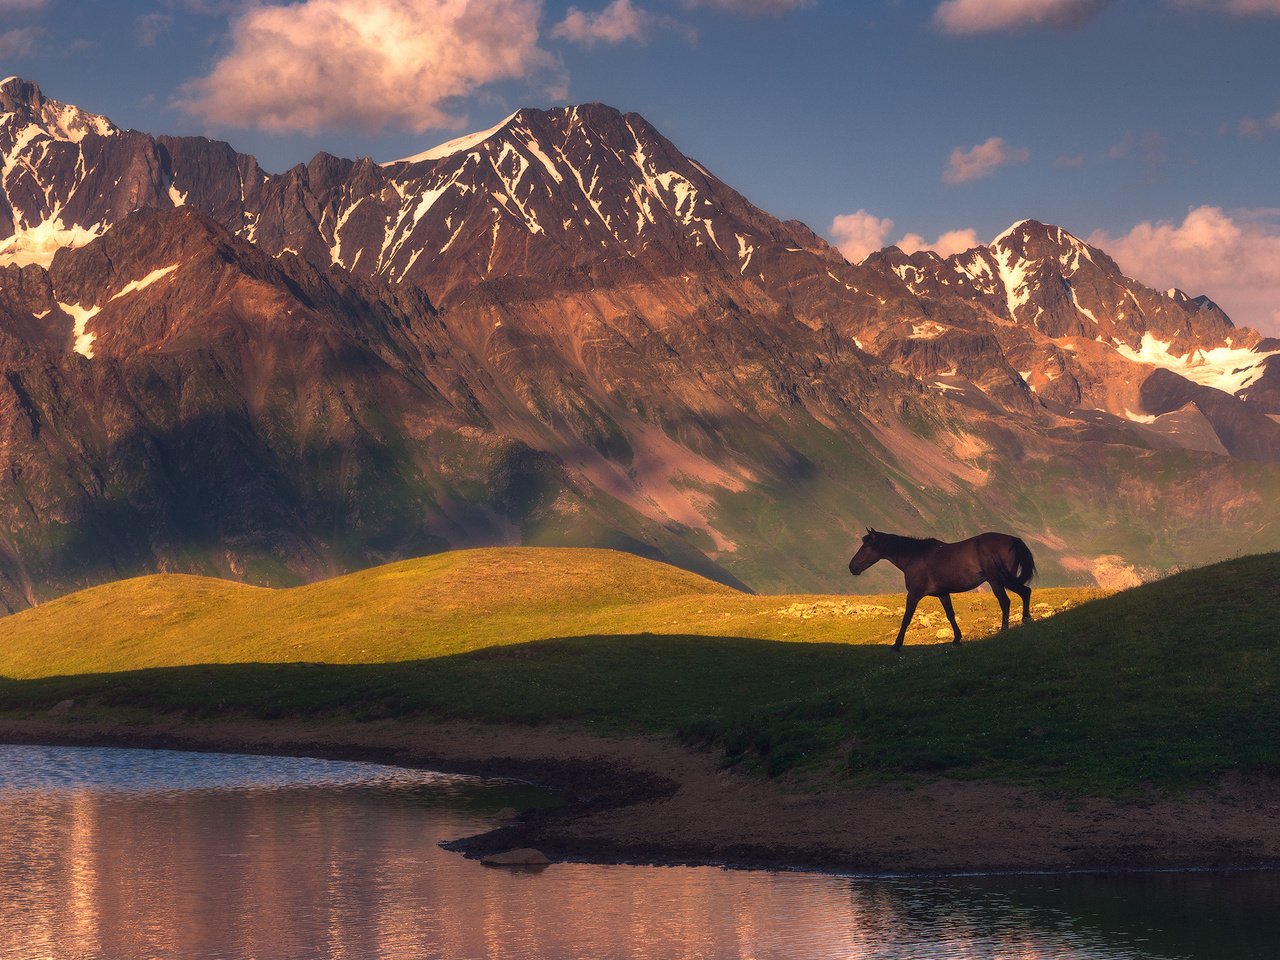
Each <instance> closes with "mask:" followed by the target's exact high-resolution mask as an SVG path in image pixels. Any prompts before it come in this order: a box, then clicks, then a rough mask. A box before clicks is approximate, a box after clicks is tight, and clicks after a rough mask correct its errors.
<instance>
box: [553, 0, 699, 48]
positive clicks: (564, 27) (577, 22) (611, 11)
mask: <svg viewBox="0 0 1280 960" xmlns="http://www.w3.org/2000/svg"><path fill="white" fill-rule="evenodd" d="M658 29H663V30H675V31H677V32H679V33H683V34H684V35H685V36H686V37H687V38H688V39H690V40H693V39H694V38H695V37H696V33H694V31H693V30H692V29H690V28H688V27H685V26H683V25H682V24H680V23H678V22H677V21H675V20H673V19H672V18H671V17H667V16H662V15H659V14H656V13H651V12H650V11H648V10H644V9H642V8H640V7H636V6H633V5H632V3H631V0H613V2H612V3H610V4H609V5H608V6H607V7H605V8H604V9H603V10H600V11H599V12H597V13H590V12H586V11H583V10H579V9H578V8H577V7H570V8H569V12H568V13H567V14H566V15H565V18H564V19H563V20H561V21H560V22H559V23H557V24H556V25H555V26H554V27H552V28H551V36H553V37H555V38H556V39H559V40H569V41H571V42H573V43H579V44H582V46H584V47H593V46H595V45H596V44H597V43H605V44H609V45H611V46H612V45H614V44H618V43H624V42H625V41H627V40H632V41H634V42H636V43H648V42H649V37H650V36H651V35H652V34H653V32H654V31H655V30H658Z"/></svg>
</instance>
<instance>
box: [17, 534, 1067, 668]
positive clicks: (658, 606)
mask: <svg viewBox="0 0 1280 960" xmlns="http://www.w3.org/2000/svg"><path fill="white" fill-rule="evenodd" d="M1089 595H1090V593H1089V592H1088V591H1079V590H1051V591H1045V592H1044V594H1043V596H1044V598H1045V599H1047V600H1048V601H1050V602H1051V603H1052V604H1053V605H1055V606H1056V605H1059V604H1062V603H1064V602H1067V601H1074V600H1077V599H1079V598H1081V597H1086V596H1089ZM957 599H958V611H959V613H958V615H959V616H960V617H961V618H962V622H963V627H964V628H965V629H967V630H969V631H970V632H972V631H973V630H974V628H983V627H985V628H986V629H988V630H989V629H990V628H991V627H992V626H993V625H994V617H995V614H996V606H995V601H994V600H993V599H992V598H991V597H990V596H989V595H979V594H973V595H969V596H967V597H966V598H965V599H964V600H959V598H957ZM1037 599H1040V598H1039V597H1038V598H1037ZM901 611H902V601H901V598H896V597H868V598H854V597H850V598H843V597H804V596H797V597H760V596H753V595H750V594H745V593H741V592H739V591H737V590H734V589H732V588H730V587H725V586H722V585H720V584H718V583H714V582H712V581H710V580H706V579H704V578H702V577H700V576H698V575H697V574H693V573H689V572H688V571H685V570H681V569H679V568H677V567H672V566H668V565H667V564H662V563H655V562H653V561H651V560H644V559H642V558H640V557H637V556H634V555H633V554H629V553H620V552H617V551H612V550H587V549H575V548H509V549H486V550H462V551H457V552H454V553H445V554H439V555H436V556H431V557H425V558H422V559H418V560H406V561H402V562H400V563H393V564H389V565H387V566H383V567H376V568H373V569H371V570H365V571H362V572H360V573H354V574H350V575H348V576H343V577H337V578H335V579H333V580H326V581H322V582H320V583H314V584H310V585H308V586H303V587H294V588H291V589H287V590H271V589H265V588H261V587H250V586H246V585H244V584H240V583H232V582H229V581H226V580H215V579H211V578H206V577H191V576H177V575H171V574H165V575H158V576H148V577H139V578H137V579H134V580H125V581H121V582H119V583H112V584H107V585H105V586H101V587H95V588H93V589H90V590H83V591H81V592H79V593H75V594H71V595H70V596H67V597H63V598H61V599H59V600H55V601H53V602H51V603H48V604H45V605H43V606H40V607H37V608H34V609H31V610H26V611H23V612H22V613H18V614H15V615H13V616H11V617H7V618H5V619H3V620H0V676H7V677H14V678H34V677H41V676H55V675H60V674H84V673H105V672H114V671H123V670H136V669H140V668H147V667H169V666H185V665H194V664H215V663H246V662H255V663H291V662H293V663H296V662H306V663H335V664H337V663H394V662H404V661H413V660H424V659H436V658H440V657H447V656H451V655H454V654H460V653H467V652H470V651H474V650H480V649H484V648H487V647H494V646H507V645H511V644H518V643H527V642H529V641H534V640H547V639H553V638H558V637H575V636H600V635H622V634H638V633H664V634H694V635H708V636H737V637H754V638H761V639H769V640H804V641H808V642H838V643H879V642H882V641H884V640H887V639H890V638H891V637H892V635H893V633H894V631H895V629H896V625H897V620H898V618H899V617H900V616H901ZM917 620H918V621H919V623H918V624H917V626H916V628H915V631H914V632H913V634H912V638H911V639H912V640H913V641H915V642H920V641H923V640H931V639H934V634H935V633H936V631H937V629H938V628H939V627H941V626H943V625H944V624H943V623H942V622H941V615H940V614H939V613H938V611H936V610H934V611H933V612H932V613H929V612H928V611H925V610H922V611H921V613H920V614H917Z"/></svg>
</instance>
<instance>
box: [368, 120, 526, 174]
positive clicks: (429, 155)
mask: <svg viewBox="0 0 1280 960" xmlns="http://www.w3.org/2000/svg"><path fill="white" fill-rule="evenodd" d="M519 115H520V111H519V110H517V111H516V112H515V113H513V114H511V116H509V117H507V118H506V119H504V120H503V121H502V122H501V123H497V124H495V125H494V126H492V127H490V128H489V129H488V130H481V131H479V132H477V133H468V134H466V135H465V136H461V137H457V138H455V139H453V140H446V141H445V142H444V143H441V144H437V145H436V146H434V147H432V148H430V149H429V150H423V151H422V152H421V153H415V154H414V155H413V156H411V157H404V158H403V159H400V160H389V161H387V162H386V163H383V164H380V166H384V167H394V166H395V165H396V164H398V163H425V162H426V161H428V160H444V159H445V158H446V157H452V156H454V155H455V154H459V153H464V152H465V151H467V150H470V149H471V148H472V147H478V146H479V145H480V144H482V143H484V142H485V141H486V140H488V139H489V138H490V137H492V136H493V135H494V134H495V133H499V132H501V130H502V128H503V127H505V126H506V125H507V124H508V123H510V122H511V121H512V120H514V119H515V118H516V117H517V116H519Z"/></svg>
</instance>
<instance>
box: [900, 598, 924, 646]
mask: <svg viewBox="0 0 1280 960" xmlns="http://www.w3.org/2000/svg"><path fill="white" fill-rule="evenodd" d="M921 596H922V595H921V594H918V593H908V594H907V609H906V610H904V611H902V627H901V629H899V630H898V639H897V640H895V641H894V643H893V649H895V650H901V649H902V641H903V640H905V639H906V637H907V627H908V626H910V624H911V618H912V617H913V616H915V612H916V604H918V603H919V602H920V597H921Z"/></svg>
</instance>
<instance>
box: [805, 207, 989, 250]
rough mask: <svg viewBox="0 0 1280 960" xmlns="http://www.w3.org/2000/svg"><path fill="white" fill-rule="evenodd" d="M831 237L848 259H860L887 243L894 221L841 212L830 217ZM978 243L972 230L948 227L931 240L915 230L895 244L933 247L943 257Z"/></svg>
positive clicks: (860, 212)
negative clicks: (836, 215)
mask: <svg viewBox="0 0 1280 960" xmlns="http://www.w3.org/2000/svg"><path fill="white" fill-rule="evenodd" d="M830 233H831V236H832V238H833V239H834V240H835V242H836V247H837V248H838V249H839V250H840V252H841V253H842V254H844V257H845V259H846V260H848V261H849V262H850V263H861V262H862V261H863V260H865V259H866V258H867V255H868V254H871V253H875V252H876V251H877V250H879V249H881V248H883V247H887V246H889V237H890V235H891V234H892V233H893V221H892V220H891V219H889V218H888V217H877V216H876V215H875V214H873V213H868V212H867V211H866V210H859V211H857V212H856V213H842V214H840V215H839V216H838V217H836V218H835V219H834V220H833V221H831V230H830ZM978 245H979V240H978V234H977V232H976V231H975V230H972V229H964V230H948V231H947V232H945V233H943V234H941V235H940V236H939V237H938V239H936V240H934V241H932V242H930V241H927V240H925V238H924V237H922V236H920V234H918V233H908V234H904V235H903V237H902V238H901V239H900V240H899V241H898V242H897V243H896V244H894V246H897V247H901V248H902V249H903V250H904V251H906V252H907V253H915V252H916V251H917V250H933V251H934V252H936V253H938V254H940V255H941V256H944V257H949V256H951V255H952V254H953V253H963V252H964V251H965V250H970V249H972V248H973V247H976V246H978Z"/></svg>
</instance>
